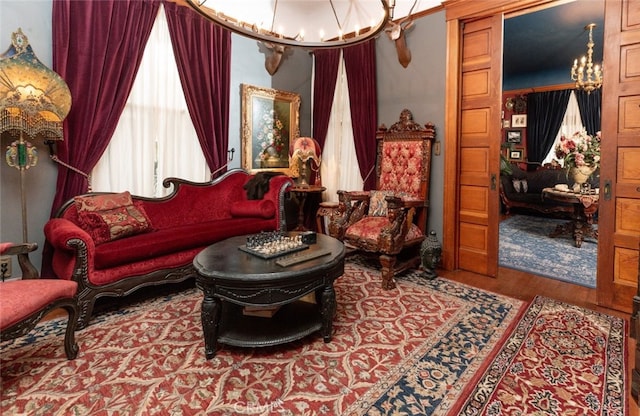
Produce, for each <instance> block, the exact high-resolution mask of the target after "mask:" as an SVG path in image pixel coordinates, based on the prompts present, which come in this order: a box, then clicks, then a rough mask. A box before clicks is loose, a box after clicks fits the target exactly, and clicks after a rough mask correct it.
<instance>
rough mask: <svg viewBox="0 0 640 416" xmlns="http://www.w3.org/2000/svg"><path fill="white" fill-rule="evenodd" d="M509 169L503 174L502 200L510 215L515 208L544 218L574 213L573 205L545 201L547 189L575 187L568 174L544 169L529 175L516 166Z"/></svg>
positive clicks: (547, 168)
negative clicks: (535, 213)
mask: <svg viewBox="0 0 640 416" xmlns="http://www.w3.org/2000/svg"><path fill="white" fill-rule="evenodd" d="M509 168H510V169H509V170H508V171H505V170H503V172H501V174H500V200H501V201H502V204H503V206H504V211H505V213H506V214H507V215H508V214H510V213H511V209H512V208H524V209H528V210H533V211H537V212H541V213H544V214H551V213H567V214H570V213H572V212H573V209H574V208H573V204H563V203H559V202H555V201H552V200H549V199H545V198H543V197H542V190H543V189H544V188H553V187H554V186H555V185H557V184H567V185H568V186H573V181H572V180H571V179H570V178H568V177H567V172H566V170H564V169H557V168H552V167H541V168H539V169H538V170H536V171H533V172H528V171H524V170H522V169H520V168H519V167H518V165H516V164H513V163H512V164H511V165H510V166H509Z"/></svg>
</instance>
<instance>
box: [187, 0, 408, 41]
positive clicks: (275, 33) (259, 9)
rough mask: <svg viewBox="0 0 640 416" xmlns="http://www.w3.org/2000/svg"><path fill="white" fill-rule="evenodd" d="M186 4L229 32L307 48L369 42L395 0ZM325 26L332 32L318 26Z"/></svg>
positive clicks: (196, 0) (198, 0)
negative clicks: (329, 25) (330, 25)
mask: <svg viewBox="0 0 640 416" xmlns="http://www.w3.org/2000/svg"><path fill="white" fill-rule="evenodd" d="M186 1H187V4H188V6H190V7H191V8H192V9H193V10H195V11H197V12H198V13H199V14H200V15H202V16H204V17H205V18H207V19H209V20H211V21H213V22H214V23H217V24H219V25H221V26H223V27H225V28H227V29H229V30H231V31H232V32H235V33H238V34H240V35H244V36H247V37H249V38H253V39H256V40H258V41H262V42H266V43H273V44H280V45H284V46H296V47H304V48H310V49H329V48H342V47H345V46H349V45H354V44H357V43H361V42H364V41H366V40H369V39H371V38H373V37H375V36H376V35H377V34H378V33H380V32H381V31H382V30H383V29H384V27H385V26H386V24H387V22H388V21H389V20H390V19H393V8H394V7H395V0H390V1H387V0H306V1H300V0H275V1H273V2H255V1H251V0H235V1H229V0H186ZM270 3H271V4H273V9H271V8H270V7H269V4H270ZM389 4H391V5H389ZM321 22H322V23H321ZM327 22H332V23H331V24H332V27H323V25H325V24H327ZM333 22H335V23H333Z"/></svg>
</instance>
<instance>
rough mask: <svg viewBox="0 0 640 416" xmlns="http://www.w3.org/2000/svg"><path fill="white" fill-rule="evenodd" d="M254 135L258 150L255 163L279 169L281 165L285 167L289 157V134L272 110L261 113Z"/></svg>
mask: <svg viewBox="0 0 640 416" xmlns="http://www.w3.org/2000/svg"><path fill="white" fill-rule="evenodd" d="M255 135H256V142H257V145H258V149H259V151H258V154H257V157H256V162H258V164H259V166H261V167H280V165H281V164H282V163H285V165H284V166H286V164H287V163H288V157H289V146H288V145H287V141H288V136H289V133H288V131H287V129H286V125H285V124H284V123H283V122H282V119H281V118H280V116H279V115H278V113H277V112H276V111H275V110H274V109H265V110H264V111H263V112H262V114H261V116H260V118H259V126H258V128H257V130H256V132H255Z"/></svg>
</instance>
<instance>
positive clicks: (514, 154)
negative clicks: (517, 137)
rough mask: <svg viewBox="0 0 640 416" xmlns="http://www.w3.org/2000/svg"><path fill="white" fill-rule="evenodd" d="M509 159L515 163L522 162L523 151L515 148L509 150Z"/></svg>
mask: <svg viewBox="0 0 640 416" xmlns="http://www.w3.org/2000/svg"><path fill="white" fill-rule="evenodd" d="M509 159H510V160H513V161H516V162H522V161H524V149H523V148H516V149H511V150H509Z"/></svg>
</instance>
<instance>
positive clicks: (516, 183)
mask: <svg viewBox="0 0 640 416" xmlns="http://www.w3.org/2000/svg"><path fill="white" fill-rule="evenodd" d="M512 183H513V189H515V190H516V192H517V193H520V190H521V189H522V188H521V187H520V179H514V180H513V182H512Z"/></svg>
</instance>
